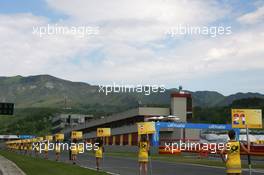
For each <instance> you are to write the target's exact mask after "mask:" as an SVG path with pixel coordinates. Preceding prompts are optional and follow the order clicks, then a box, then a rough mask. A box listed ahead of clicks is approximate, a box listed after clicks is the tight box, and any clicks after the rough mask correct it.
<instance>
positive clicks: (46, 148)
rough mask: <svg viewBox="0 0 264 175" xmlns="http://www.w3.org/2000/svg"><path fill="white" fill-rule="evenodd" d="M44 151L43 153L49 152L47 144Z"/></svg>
mask: <svg viewBox="0 0 264 175" xmlns="http://www.w3.org/2000/svg"><path fill="white" fill-rule="evenodd" d="M44 151H45V152H48V151H49V145H48V143H46V144H45V150H44Z"/></svg>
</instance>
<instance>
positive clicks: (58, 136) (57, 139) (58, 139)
mask: <svg viewBox="0 0 264 175" xmlns="http://www.w3.org/2000/svg"><path fill="white" fill-rule="evenodd" d="M55 140H56V141H62V140H64V134H55Z"/></svg>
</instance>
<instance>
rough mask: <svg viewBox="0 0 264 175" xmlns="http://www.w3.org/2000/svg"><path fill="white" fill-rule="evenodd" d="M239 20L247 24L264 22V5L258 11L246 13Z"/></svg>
mask: <svg viewBox="0 0 264 175" xmlns="http://www.w3.org/2000/svg"><path fill="white" fill-rule="evenodd" d="M238 21H239V22H241V23H246V24H256V23H263V21H264V5H263V6H261V7H258V8H257V10H256V11H253V12H250V13H247V14H244V15H242V16H240V17H239V18H238Z"/></svg>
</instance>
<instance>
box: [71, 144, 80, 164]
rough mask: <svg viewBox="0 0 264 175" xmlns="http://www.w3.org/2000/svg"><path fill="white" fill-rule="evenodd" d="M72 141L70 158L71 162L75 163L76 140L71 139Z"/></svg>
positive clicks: (76, 152)
mask: <svg viewBox="0 0 264 175" xmlns="http://www.w3.org/2000/svg"><path fill="white" fill-rule="evenodd" d="M72 143H73V144H74V146H73V147H72V149H71V160H72V164H73V165H75V164H76V160H77V154H78V146H77V140H76V139H73V141H72Z"/></svg>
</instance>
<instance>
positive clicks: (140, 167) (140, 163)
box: [139, 162, 143, 175]
mask: <svg viewBox="0 0 264 175" xmlns="http://www.w3.org/2000/svg"><path fill="white" fill-rule="evenodd" d="M142 164H143V163H142V162H139V175H141V174H142Z"/></svg>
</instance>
